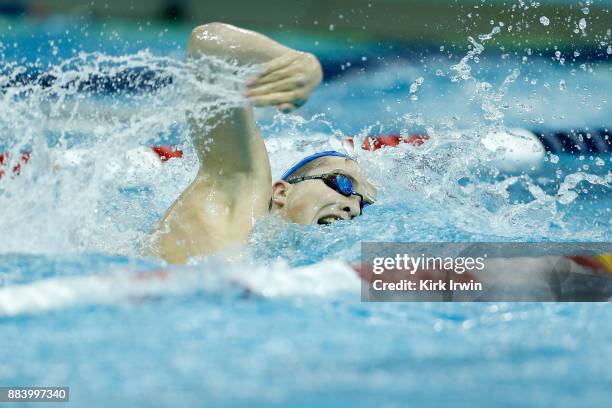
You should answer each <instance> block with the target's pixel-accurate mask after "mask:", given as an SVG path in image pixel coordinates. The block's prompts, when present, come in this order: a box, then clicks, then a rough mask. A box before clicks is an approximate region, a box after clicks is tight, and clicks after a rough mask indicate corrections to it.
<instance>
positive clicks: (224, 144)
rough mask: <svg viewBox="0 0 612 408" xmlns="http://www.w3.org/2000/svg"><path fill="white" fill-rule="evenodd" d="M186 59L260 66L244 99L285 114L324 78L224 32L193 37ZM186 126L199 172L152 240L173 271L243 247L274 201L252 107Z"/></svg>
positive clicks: (268, 43) (270, 47) (221, 27)
mask: <svg viewBox="0 0 612 408" xmlns="http://www.w3.org/2000/svg"><path fill="white" fill-rule="evenodd" d="M188 53H189V57H190V58H192V59H193V60H194V61H195V62H196V63H198V59H200V57H202V56H215V57H221V58H225V59H230V60H235V61H237V62H238V64H239V65H245V64H261V66H262V70H261V72H260V73H259V74H258V75H257V76H256V77H255V78H253V79H252V80H251V81H250V83H249V84H248V86H247V92H246V96H247V97H248V98H249V100H250V101H251V102H252V103H253V104H256V105H274V106H277V107H278V108H280V109H282V110H284V111H290V110H292V109H295V108H296V107H299V106H300V105H301V104H303V103H304V102H305V101H306V100H307V99H308V97H309V96H310V93H311V92H312V91H313V90H314V88H316V86H317V85H318V84H319V83H320V81H321V78H322V75H321V67H320V65H319V63H318V60H317V59H316V57H314V56H313V55H311V54H307V53H302V52H299V51H296V50H292V49H290V48H288V47H285V46H283V45H281V44H279V43H277V42H276V41H273V40H271V39H270V38H268V37H265V36H263V35H261V34H258V33H255V32H253V31H249V30H244V29H240V28H237V27H233V26H230V25H227V24H221V23H210V24H205V25H203V26H200V27H197V28H196V29H194V30H193V32H192V34H191V36H190V39H189V47H188ZM202 63H206V62H205V61H202ZM189 123H190V136H191V139H192V141H193V144H194V147H195V150H196V152H197V154H198V158H199V161H200V168H199V171H198V174H197V176H196V178H195V180H194V181H193V182H192V183H191V185H190V186H189V187H188V188H187V189H186V190H185V191H184V192H183V193H182V194H181V195H180V197H179V198H178V199H177V200H176V201H175V202H174V204H173V205H172V206H171V207H170V208H169V209H168V211H167V212H166V214H165V215H164V217H163V218H162V220H161V221H160V225H159V228H158V230H157V231H156V237H155V238H156V244H155V247H154V252H155V253H156V254H158V255H160V256H162V257H163V258H164V259H166V260H167V261H169V262H173V263H182V262H185V261H186V260H187V258H188V257H190V256H195V255H205V254H208V253H211V252H214V251H218V250H221V249H224V248H226V247H228V246H229V245H232V244H239V243H242V242H243V241H244V240H245V239H246V237H247V236H248V234H249V232H250V231H251V228H252V226H253V224H254V222H255V220H256V219H257V218H259V217H260V216H262V215H264V214H266V213H267V212H268V204H269V200H270V195H271V184H272V183H271V175H270V163H269V160H268V155H267V152H266V149H265V145H264V143H263V140H262V138H261V136H260V134H259V131H258V129H257V126H256V124H255V120H254V116H253V110H252V108H251V106H250V104H248V103H245V106H242V107H237V108H233V109H230V110H229V111H228V112H225V113H224V114H222V115H220V116H215V117H206V118H203V117H199V116H198V114H197V113H193V112H192V113H190V118H189Z"/></svg>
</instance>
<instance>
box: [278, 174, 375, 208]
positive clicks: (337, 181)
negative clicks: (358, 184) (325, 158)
mask: <svg viewBox="0 0 612 408" xmlns="http://www.w3.org/2000/svg"><path fill="white" fill-rule="evenodd" d="M306 180H322V181H323V182H324V183H325V185H326V186H327V187H329V188H331V189H332V190H334V191H335V192H337V193H340V194H342V195H343V196H345V197H350V196H354V195H356V196H359V210H360V211H359V214H360V215H361V212H362V211H363V209H364V208H365V207H367V206H368V205H370V204H372V203H370V202H368V201H366V200H365V199H364V198H363V195H362V194H359V193H358V192H357V191H355V188H354V187H353V181H352V180H351V179H350V178H349V177H348V176H345V175H344V174H337V173H329V174H322V175H320V176H303V177H296V178H293V179H291V180H287V183H290V184H295V183H299V182H302V181H306Z"/></svg>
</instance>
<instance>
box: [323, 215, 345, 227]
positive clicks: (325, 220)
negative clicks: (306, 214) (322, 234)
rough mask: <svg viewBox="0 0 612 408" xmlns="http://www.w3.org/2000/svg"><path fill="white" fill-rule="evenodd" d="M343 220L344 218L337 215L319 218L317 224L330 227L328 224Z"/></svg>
mask: <svg viewBox="0 0 612 408" xmlns="http://www.w3.org/2000/svg"><path fill="white" fill-rule="evenodd" d="M340 220H343V218H342V217H338V216H337V215H326V216H324V217H321V218H319V220H318V221H317V224H319V225H328V224H332V223H334V222H336V221H340Z"/></svg>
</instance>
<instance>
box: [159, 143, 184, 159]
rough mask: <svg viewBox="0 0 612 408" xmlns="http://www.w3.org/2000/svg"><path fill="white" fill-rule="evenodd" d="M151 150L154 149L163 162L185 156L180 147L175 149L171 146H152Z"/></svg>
mask: <svg viewBox="0 0 612 408" xmlns="http://www.w3.org/2000/svg"><path fill="white" fill-rule="evenodd" d="M151 150H153V151H154V152H155V153H156V154H157V155H158V156H159V159H160V160H161V161H162V162H167V161H168V160H170V159H173V158H181V157H183V151H182V150H180V149H175V148H174V147H171V146H152V147H151Z"/></svg>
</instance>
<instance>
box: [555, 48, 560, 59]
mask: <svg viewBox="0 0 612 408" xmlns="http://www.w3.org/2000/svg"><path fill="white" fill-rule="evenodd" d="M555 57H557V59H559V58H561V51H559V50H557V51H555Z"/></svg>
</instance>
